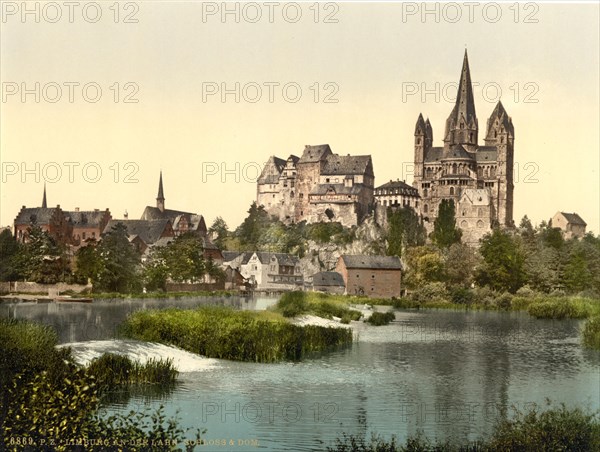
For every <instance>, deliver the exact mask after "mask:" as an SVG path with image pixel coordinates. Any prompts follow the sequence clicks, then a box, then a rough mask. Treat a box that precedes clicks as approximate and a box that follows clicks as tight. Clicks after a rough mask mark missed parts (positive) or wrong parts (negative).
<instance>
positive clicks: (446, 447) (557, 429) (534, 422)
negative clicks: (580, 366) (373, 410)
mask: <svg viewBox="0 0 600 452" xmlns="http://www.w3.org/2000/svg"><path fill="white" fill-rule="evenodd" d="M327 450H328V451H330V452H336V451H337V452H350V451H353V452H400V451H407V452H408V451H411V452H417V451H423V452H425V451H460V452H468V451H473V452H476V451H478V452H483V451H485V452H493V451H507V452H508V451H520V452H538V451H542V452H545V451H547V452H551V451H592V450H600V422H599V421H598V413H594V414H589V413H585V412H583V411H582V410H581V409H579V408H575V409H571V410H569V409H567V408H566V407H565V406H564V405H561V406H560V407H559V408H552V409H549V410H547V411H543V412H542V411H540V410H539V409H532V410H529V411H527V412H521V411H518V412H517V413H516V415H515V417H514V418H512V419H504V420H502V421H500V422H499V423H498V424H497V425H496V426H495V427H494V432H493V433H492V436H491V438H490V439H489V440H487V441H483V440H480V441H477V442H474V443H468V444H464V445H454V444H450V443H449V442H443V443H442V442H434V441H431V440H429V439H427V438H425V437H423V436H422V434H421V433H419V434H418V435H417V436H413V437H410V438H408V439H407V440H406V443H405V444H400V443H399V442H398V440H397V438H396V437H395V436H392V437H391V439H390V440H385V439H384V438H382V437H381V436H379V435H376V434H372V435H371V440H370V441H366V440H365V439H364V437H360V436H353V435H346V434H343V435H342V438H341V439H340V438H338V439H337V440H336V442H335V446H334V447H328V448H327Z"/></svg>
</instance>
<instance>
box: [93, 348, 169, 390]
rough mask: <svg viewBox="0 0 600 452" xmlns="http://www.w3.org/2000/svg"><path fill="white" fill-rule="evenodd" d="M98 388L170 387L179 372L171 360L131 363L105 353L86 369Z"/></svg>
mask: <svg viewBox="0 0 600 452" xmlns="http://www.w3.org/2000/svg"><path fill="white" fill-rule="evenodd" d="M87 372H88V374H89V375H91V376H93V377H94V378H95V380H96V384H97V385H98V386H100V387H110V388H114V387H115V386H117V385H130V384H146V383H160V384H161V385H171V384H173V383H175V381H176V380H177V376H178V374H179V372H178V371H177V370H176V369H175V368H174V367H173V360H172V359H167V360H162V359H154V358H152V359H150V360H148V361H147V362H146V363H145V364H141V363H139V362H137V361H132V360H131V359H129V358H128V357H127V356H123V355H117V354H112V353H105V354H103V355H102V356H101V357H99V358H96V359H94V360H92V362H91V363H90V364H89V365H88V367H87Z"/></svg>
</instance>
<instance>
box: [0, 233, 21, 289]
mask: <svg viewBox="0 0 600 452" xmlns="http://www.w3.org/2000/svg"><path fill="white" fill-rule="evenodd" d="M20 248H21V246H20V244H19V242H17V240H16V239H15V238H14V237H13V235H12V234H11V232H10V230H8V229H5V230H4V231H2V233H0V281H15V280H17V279H21V278H22V275H21V272H20V271H19V269H18V257H19V253H20Z"/></svg>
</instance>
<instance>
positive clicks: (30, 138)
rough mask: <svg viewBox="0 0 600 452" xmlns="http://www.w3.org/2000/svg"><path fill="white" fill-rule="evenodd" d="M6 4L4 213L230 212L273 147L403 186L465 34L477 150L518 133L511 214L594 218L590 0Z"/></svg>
mask: <svg viewBox="0 0 600 452" xmlns="http://www.w3.org/2000/svg"><path fill="white" fill-rule="evenodd" d="M23 5H25V4H24V3H22V2H9V1H3V2H1V12H2V17H1V21H0V27H1V29H0V79H1V84H2V93H1V94H2V99H1V104H0V163H1V165H2V174H1V176H2V180H1V183H0V225H2V226H7V225H11V224H12V222H13V221H14V218H15V217H16V215H17V213H18V212H19V210H20V208H21V206H23V205H25V206H27V207H39V206H41V202H42V192H43V187H44V183H45V184H46V189H47V198H48V204H49V206H55V205H57V204H59V205H60V206H61V207H62V208H63V209H65V210H73V209H75V208H76V207H79V208H80V209H82V210H92V209H95V208H98V209H106V208H109V209H110V211H111V213H112V215H113V218H123V216H124V214H125V212H128V214H129V218H139V217H140V216H141V215H142V212H143V210H144V207H145V206H146V205H155V204H156V200H155V198H156V195H157V190H158V178H159V173H160V171H161V170H162V173H163V181H164V193H165V198H166V202H165V204H166V207H167V208H172V209H178V210H184V211H191V212H196V213H200V214H202V215H204V217H205V219H206V221H207V224H208V225H210V224H211V223H212V221H213V220H214V219H215V218H216V217H217V216H222V217H223V218H224V219H225V220H226V222H227V223H228V225H229V226H230V228H231V229H233V228H235V227H236V226H238V225H239V224H240V222H241V221H242V220H243V218H244V217H245V216H246V212H247V210H248V208H249V206H250V204H251V202H252V201H253V200H255V197H256V177H257V176H258V173H259V172H260V169H261V168H262V166H263V165H264V163H265V162H266V161H267V160H268V158H269V157H270V156H271V155H277V156H279V157H282V158H287V156H289V155H290V154H295V155H301V154H302V151H303V149H304V146H305V145H307V144H311V145H316V144H324V143H328V144H329V145H330V146H331V148H332V150H333V151H334V152H335V153H338V154H341V155H346V154H355V155H359V154H370V155H371V156H372V158H373V165H374V170H375V177H376V179H375V184H376V186H378V185H381V184H383V183H385V182H387V181H389V180H390V179H400V180H406V181H407V182H408V183H412V160H413V141H414V136H413V133H414V127H415V123H416V120H417V117H418V115H419V113H423V115H424V116H425V117H429V119H430V121H431V123H432V126H433V134H434V146H440V145H442V135H443V128H444V123H445V120H446V118H447V116H448V115H449V113H450V111H451V110H452V107H453V101H454V97H455V95H456V87H457V83H458V81H459V75H460V70H461V67H462V60H463V54H464V52H465V48H466V49H467V50H468V55H469V64H470V69H471V78H472V80H473V82H474V84H475V86H474V94H475V106H476V112H477V117H478V120H479V128H480V131H479V138H480V144H483V143H482V141H483V137H484V136H485V135H484V134H485V129H486V122H487V118H488V117H489V116H490V114H491V112H492V110H493V109H494V106H495V104H496V103H497V101H498V100H501V101H502V103H503V105H504V107H505V108H506V110H507V112H508V114H509V115H510V116H511V117H512V120H513V124H514V127H515V168H514V172H515V173H514V177H515V191H514V217H515V220H516V221H517V222H518V221H519V220H520V219H521V218H522V217H523V215H525V214H526V215H528V217H529V218H530V219H531V220H532V221H533V222H534V223H539V222H540V221H542V220H548V219H549V218H551V217H552V216H553V215H554V214H555V213H556V211H558V210H561V211H566V212H577V213H578V214H579V215H581V217H582V218H583V219H584V220H585V221H586V222H587V223H588V231H589V230H591V231H594V232H595V233H596V234H597V233H598V232H599V231H600V228H599V225H600V178H599V174H598V171H599V167H600V160H599V156H600V140H599V124H600V118H599V84H600V76H599V54H600V49H599V42H600V37H599V23H600V22H599V19H600V8H599V6H598V3H597V2H595V3H568V4H567V3H565V4H560V3H558V4H557V3H552V4H550V3H534V2H529V3H519V4H515V3H483V2H481V3H479V2H466V3H460V2H458V3H428V4H424V3H421V2H409V3H370V4H367V3H360V2H355V3H333V2H329V3H313V2H311V3H279V2H271V3H227V4H225V3H221V2H203V3H200V2H190V1H144V2H127V1H123V2H113V1H107V2H103V1H100V2H87V1H84V2H77V1H75V2H73V3H69V2H61V1H58V2H36V1H32V2H27V6H26V8H27V10H25V9H24V8H25V7H24V6H23Z"/></svg>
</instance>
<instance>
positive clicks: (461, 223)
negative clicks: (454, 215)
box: [460, 220, 469, 228]
mask: <svg viewBox="0 0 600 452" xmlns="http://www.w3.org/2000/svg"><path fill="white" fill-rule="evenodd" d="M468 226H469V223H467V220H463V221H461V222H460V227H461V228H466V227H468Z"/></svg>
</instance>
